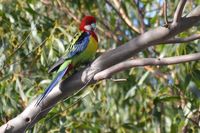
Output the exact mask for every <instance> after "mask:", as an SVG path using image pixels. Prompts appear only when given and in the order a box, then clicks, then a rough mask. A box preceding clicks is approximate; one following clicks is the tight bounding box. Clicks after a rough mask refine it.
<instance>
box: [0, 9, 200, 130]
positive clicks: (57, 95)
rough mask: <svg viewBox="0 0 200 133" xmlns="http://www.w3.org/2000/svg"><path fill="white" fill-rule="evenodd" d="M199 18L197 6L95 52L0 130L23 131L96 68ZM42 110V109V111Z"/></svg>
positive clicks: (155, 42) (88, 78) (113, 62)
mask: <svg viewBox="0 0 200 133" xmlns="http://www.w3.org/2000/svg"><path fill="white" fill-rule="evenodd" d="M198 22H200V6H198V7H196V8H195V9H194V10H193V11H192V12H191V13H190V14H188V15H187V16H186V17H184V18H182V19H181V20H180V21H179V22H178V23H177V24H176V25H172V26H171V27H170V28H165V27H158V28H155V29H153V30H150V31H147V32H145V33H144V34H142V35H140V36H138V37H135V38H134V39H132V40H130V41H129V42H127V43H126V44H124V45H121V46H119V47H118V48H116V49H113V50H110V51H108V52H105V53H104V54H102V55H101V56H99V57H98V58H97V59H96V60H95V61H94V62H93V63H92V64H91V65H90V66H89V67H87V68H86V69H84V70H82V71H80V72H77V73H75V74H73V75H72V76H70V77H69V78H67V79H65V80H63V81H62V82H61V83H60V84H58V85H57V86H56V87H55V88H54V89H53V90H52V91H51V92H50V93H49V95H48V96H47V97H46V98H45V99H44V101H43V102H42V103H41V104H40V106H37V107H35V106H34V105H35V102H36V100H37V99H36V100H34V101H33V102H32V103H31V104H30V105H29V106H28V107H27V108H26V109H25V110H24V111H23V112H22V113H21V114H20V115H18V116H17V117H15V118H14V119H12V120H9V121H8V122H7V123H6V124H4V125H2V126H1V127H0V132H12V133H15V132H16V133H18V132H24V131H25V129H26V128H27V127H29V126H30V125H31V126H33V125H34V124H35V123H36V122H38V121H39V120H40V119H41V118H43V117H44V116H45V115H46V114H47V113H48V111H49V110H50V108H52V107H53V106H54V105H55V104H56V103H57V102H58V101H60V100H63V99H64V98H66V97H67V96H69V95H71V94H72V93H74V92H75V91H77V90H79V89H81V88H82V87H85V85H89V84H92V83H95V82H97V80H91V79H93V77H94V76H95V75H96V74H98V73H99V72H101V71H103V70H105V69H107V68H109V67H111V66H113V65H116V64H118V63H120V62H122V61H124V60H127V59H128V58H130V57H132V56H133V55H134V54H136V53H138V52H139V51H142V50H144V49H146V48H147V47H149V46H153V45H158V44H161V43H162V42H163V41H164V40H167V39H169V38H171V37H173V36H175V35H177V34H179V33H181V32H183V31H185V30H187V29H189V28H190V27H192V26H194V25H195V24H197V23H198ZM42 110H45V111H44V112H43V111H42Z"/></svg>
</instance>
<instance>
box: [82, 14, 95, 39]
mask: <svg viewBox="0 0 200 133" xmlns="http://www.w3.org/2000/svg"><path fill="white" fill-rule="evenodd" d="M95 29H96V19H95V17H93V16H85V17H84V18H83V19H82V21H81V24H80V30H81V31H85V32H86V31H87V32H90V33H91V34H92V36H93V37H94V38H95V39H96V40H98V39H97V36H96V34H95V33H94V31H95Z"/></svg>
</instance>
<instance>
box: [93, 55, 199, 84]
mask: <svg viewBox="0 0 200 133" xmlns="http://www.w3.org/2000/svg"><path fill="white" fill-rule="evenodd" d="M195 60H200V53H195V54H189V55H182V56H175V57H168V58H158V59H156V58H144V59H132V60H127V61H123V62H121V63H119V64H116V65H114V66H112V67H110V68H107V69H105V70H103V71H101V72H99V73H97V74H96V75H95V76H94V80H102V79H106V78H110V76H111V75H113V74H115V73H117V72H120V71H123V70H126V69H129V68H132V67H139V66H148V65H152V66H156V65H159V66H163V65H172V64H179V63H183V62H188V61H195Z"/></svg>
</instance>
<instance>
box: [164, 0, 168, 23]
mask: <svg viewBox="0 0 200 133" xmlns="http://www.w3.org/2000/svg"><path fill="white" fill-rule="evenodd" d="M163 10H164V21H165V25H168V22H169V21H168V18H167V0H165V1H164V3H163Z"/></svg>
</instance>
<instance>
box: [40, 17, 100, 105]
mask: <svg viewBox="0 0 200 133" xmlns="http://www.w3.org/2000/svg"><path fill="white" fill-rule="evenodd" d="M79 29H80V31H79V32H78V33H76V34H75V36H74V38H73V39H72V41H71V42H70V44H69V46H68V48H67V51H68V52H67V53H66V54H65V55H64V56H63V57H61V58H60V59H59V60H58V61H57V62H56V63H55V64H54V65H53V66H52V67H51V68H50V69H49V72H53V71H56V70H57V74H56V76H55V78H54V79H53V81H52V82H51V84H50V85H49V86H48V88H47V89H46V90H45V92H44V93H43V94H42V95H41V96H40V97H39V99H38V100H37V102H36V106H38V105H39V104H40V103H41V102H42V101H43V99H44V98H45V97H46V96H47V95H48V94H49V93H50V92H51V91H52V89H53V88H54V87H55V86H56V85H57V84H58V82H59V81H61V80H62V78H63V76H64V75H65V74H66V73H67V72H68V71H69V70H71V69H72V68H74V67H75V66H77V65H78V64H80V63H84V62H87V61H89V60H90V59H91V57H93V56H94V55H95V53H96V50H97V48H98V38H97V36H96V34H95V32H94V31H95V29H96V20H95V18H94V17H93V16H85V17H84V18H83V19H82V21H81V24H80V27H79Z"/></svg>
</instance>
